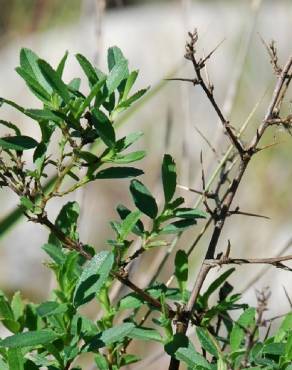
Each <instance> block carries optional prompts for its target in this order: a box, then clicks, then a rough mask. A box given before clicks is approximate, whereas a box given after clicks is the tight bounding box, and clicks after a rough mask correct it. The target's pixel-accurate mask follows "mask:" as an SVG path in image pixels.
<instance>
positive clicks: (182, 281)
mask: <svg viewBox="0 0 292 370" xmlns="http://www.w3.org/2000/svg"><path fill="white" fill-rule="evenodd" d="M174 264H175V272H174V275H175V277H176V279H177V281H178V284H179V287H180V290H181V292H183V291H184V290H185V289H186V283H187V281H188V271H189V268H188V256H187V254H186V252H185V251H183V250H181V249H180V250H178V251H177V252H176V255H175V261H174Z"/></svg>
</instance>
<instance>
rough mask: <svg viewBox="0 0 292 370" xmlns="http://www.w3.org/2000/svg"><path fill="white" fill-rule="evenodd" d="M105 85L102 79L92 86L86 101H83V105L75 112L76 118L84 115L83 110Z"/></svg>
mask: <svg viewBox="0 0 292 370" xmlns="http://www.w3.org/2000/svg"><path fill="white" fill-rule="evenodd" d="M104 84H105V79H102V80H100V81H98V82H97V83H96V84H94V85H93V86H92V89H91V91H90V93H89V94H88V96H87V97H86V99H85V100H84V101H83V103H82V104H81V105H80V108H79V110H78V112H77V115H76V117H77V118H79V117H81V115H82V114H83V113H84V111H85V109H86V108H87V107H89V105H90V103H91V102H92V100H93V99H94V98H95V97H96V96H97V94H98V93H99V92H100V89H101V88H102V86H103V85H104Z"/></svg>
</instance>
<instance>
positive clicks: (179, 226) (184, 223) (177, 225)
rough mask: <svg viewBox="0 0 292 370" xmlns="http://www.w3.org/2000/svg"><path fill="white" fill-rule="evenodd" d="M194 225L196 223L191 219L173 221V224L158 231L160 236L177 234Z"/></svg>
mask: <svg viewBox="0 0 292 370" xmlns="http://www.w3.org/2000/svg"><path fill="white" fill-rule="evenodd" d="M196 224H197V221H196V220H193V219H192V220H180V221H175V222H172V223H171V224H168V225H166V226H164V227H163V228H162V229H161V230H160V234H177V233H180V232H181V231H183V230H185V229H187V228H189V227H191V226H193V225H196Z"/></svg>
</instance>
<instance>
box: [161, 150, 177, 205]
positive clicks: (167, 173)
mask: <svg viewBox="0 0 292 370" xmlns="http://www.w3.org/2000/svg"><path fill="white" fill-rule="evenodd" d="M161 172H162V183H163V191H164V199H165V203H168V202H170V201H171V199H172V197H173V196H174V193H175V189H176V166H175V162H174V160H173V158H172V157H171V156H170V155H169V154H165V155H164V157H163V162H162V169H161Z"/></svg>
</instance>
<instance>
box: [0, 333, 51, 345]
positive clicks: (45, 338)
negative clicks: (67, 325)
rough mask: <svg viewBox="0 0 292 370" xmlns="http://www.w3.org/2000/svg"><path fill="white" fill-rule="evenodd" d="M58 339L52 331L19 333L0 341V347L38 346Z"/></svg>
mask: <svg viewBox="0 0 292 370" xmlns="http://www.w3.org/2000/svg"><path fill="white" fill-rule="evenodd" d="M57 338H58V335H57V334H56V333H54V332H53V331H52V330H47V329H44V330H36V331H28V332H24V333H19V334H15V335H12V336H10V337H7V338H5V339H2V340H1V341H0V347H6V348H22V347H32V346H39V345H44V344H48V343H51V342H53V341H54V340H56V339H57Z"/></svg>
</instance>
